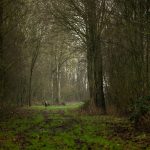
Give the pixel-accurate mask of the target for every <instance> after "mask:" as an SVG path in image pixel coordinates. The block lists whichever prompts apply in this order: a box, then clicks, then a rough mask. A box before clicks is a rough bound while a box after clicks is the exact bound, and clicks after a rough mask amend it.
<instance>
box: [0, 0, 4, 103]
mask: <svg viewBox="0 0 150 150" xmlns="http://www.w3.org/2000/svg"><path fill="white" fill-rule="evenodd" d="M2 25H3V1H1V4H0V101H1V103H2V101H3V100H4V99H3V98H4V75H5V73H4V58H3V56H4V53H3V35H2Z"/></svg>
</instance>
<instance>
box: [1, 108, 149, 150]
mask: <svg viewBox="0 0 150 150" xmlns="http://www.w3.org/2000/svg"><path fill="white" fill-rule="evenodd" d="M59 108H60V109H59ZM68 108H69V107H65V108H62V107H56V109H54V106H50V107H48V108H44V107H43V106H41V107H33V108H30V109H21V110H16V111H15V112H14V113H13V114H12V115H11V117H10V118H9V119H6V120H4V121H1V122H0V150H19V149H20V150H24V149H25V150H77V149H78V150H145V149H146V150H149V149H150V146H149V143H150V135H148V134H146V133H141V132H137V131H135V130H134V128H133V126H132V124H131V123H130V122H128V121H127V120H126V119H124V118H116V117H112V116H98V115H95V116H92V115H81V114H80V113H78V112H77V111H74V110H72V108H73V107H71V109H68Z"/></svg>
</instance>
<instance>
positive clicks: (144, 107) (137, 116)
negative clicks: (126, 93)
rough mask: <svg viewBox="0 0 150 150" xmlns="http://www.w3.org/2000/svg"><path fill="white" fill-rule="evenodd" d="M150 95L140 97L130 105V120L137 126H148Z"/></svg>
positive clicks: (149, 121)
mask: <svg viewBox="0 0 150 150" xmlns="http://www.w3.org/2000/svg"><path fill="white" fill-rule="evenodd" d="M149 114H150V96H145V97H141V98H139V99H138V100H136V101H135V103H134V104H133V105H132V106H131V115H130V120H131V121H132V122H133V123H134V124H135V125H136V126H137V127H138V126H139V125H140V126H142V127H147V126H149V125H148V124H149V123H150V115H149Z"/></svg>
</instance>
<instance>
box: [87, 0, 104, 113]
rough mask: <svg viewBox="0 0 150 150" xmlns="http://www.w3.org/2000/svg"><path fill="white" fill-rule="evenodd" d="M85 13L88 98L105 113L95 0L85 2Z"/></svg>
mask: <svg viewBox="0 0 150 150" xmlns="http://www.w3.org/2000/svg"><path fill="white" fill-rule="evenodd" d="M87 14H88V17H87V29H86V30H87V33H86V34H87V63H88V64H87V65H88V69H87V71H88V82H89V91H90V99H91V102H92V103H93V104H94V105H95V106H96V107H97V108H99V109H100V110H101V111H102V113H106V106H105V98H104V91H103V67H102V66H103V64H102V49H101V41H100V29H99V20H98V19H97V12H96V1H95V0H89V1H88V2H87Z"/></svg>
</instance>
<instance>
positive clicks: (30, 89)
mask: <svg viewBox="0 0 150 150" xmlns="http://www.w3.org/2000/svg"><path fill="white" fill-rule="evenodd" d="M32 74H33V70H32V69H31V72H30V79H29V99H28V105H29V107H30V106H31V95H32Z"/></svg>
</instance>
